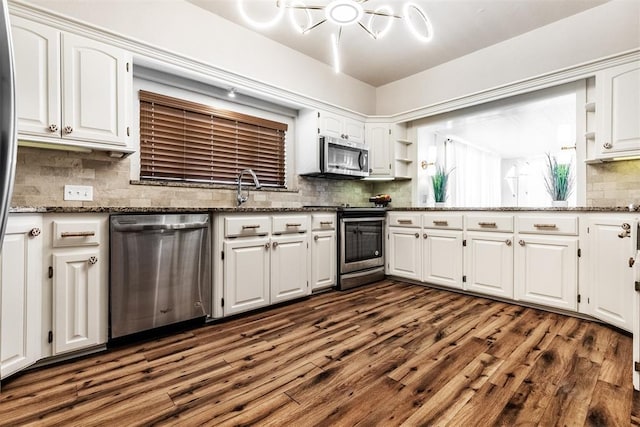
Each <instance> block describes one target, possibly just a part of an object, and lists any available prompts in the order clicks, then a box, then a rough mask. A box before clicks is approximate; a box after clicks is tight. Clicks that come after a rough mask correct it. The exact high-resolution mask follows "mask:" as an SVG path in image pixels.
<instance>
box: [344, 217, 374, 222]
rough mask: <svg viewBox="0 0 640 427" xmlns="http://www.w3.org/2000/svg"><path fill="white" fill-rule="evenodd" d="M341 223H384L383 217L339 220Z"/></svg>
mask: <svg viewBox="0 0 640 427" xmlns="http://www.w3.org/2000/svg"><path fill="white" fill-rule="evenodd" d="M340 221H342V222H362V221H382V222H384V217H367V218H341V219H340Z"/></svg>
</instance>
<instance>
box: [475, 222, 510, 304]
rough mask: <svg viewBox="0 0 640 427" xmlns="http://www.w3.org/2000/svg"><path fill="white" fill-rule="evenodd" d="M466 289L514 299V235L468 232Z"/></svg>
mask: <svg viewBox="0 0 640 427" xmlns="http://www.w3.org/2000/svg"><path fill="white" fill-rule="evenodd" d="M465 266H466V268H465V275H466V279H467V281H466V283H465V289H466V290H469V291H473V292H478V293H481V294H486V295H494V296H498V297H502V298H509V299H512V298H513V234H503V233H473V232H469V233H467V246H466V251H465Z"/></svg>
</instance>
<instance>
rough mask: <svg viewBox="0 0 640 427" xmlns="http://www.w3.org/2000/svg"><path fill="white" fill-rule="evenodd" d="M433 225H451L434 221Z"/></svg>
mask: <svg viewBox="0 0 640 427" xmlns="http://www.w3.org/2000/svg"><path fill="white" fill-rule="evenodd" d="M433 225H449V221H433Z"/></svg>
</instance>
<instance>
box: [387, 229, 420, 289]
mask: <svg viewBox="0 0 640 427" xmlns="http://www.w3.org/2000/svg"><path fill="white" fill-rule="evenodd" d="M387 274H389V275H392V276H397V277H404V278H406V279H411V280H421V279H422V241H421V239H420V229H419V228H403V227H389V250H388V252H387Z"/></svg>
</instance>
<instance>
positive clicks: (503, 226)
mask: <svg viewBox="0 0 640 427" xmlns="http://www.w3.org/2000/svg"><path fill="white" fill-rule="evenodd" d="M467 230H477V231H504V232H512V231H513V217H512V216H502V215H467Z"/></svg>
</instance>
